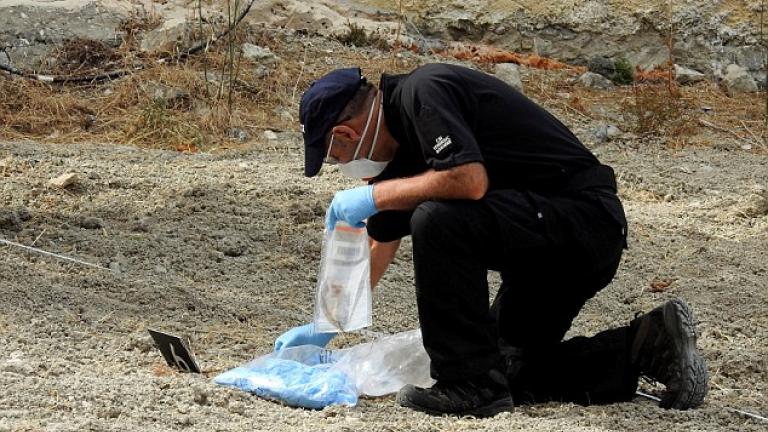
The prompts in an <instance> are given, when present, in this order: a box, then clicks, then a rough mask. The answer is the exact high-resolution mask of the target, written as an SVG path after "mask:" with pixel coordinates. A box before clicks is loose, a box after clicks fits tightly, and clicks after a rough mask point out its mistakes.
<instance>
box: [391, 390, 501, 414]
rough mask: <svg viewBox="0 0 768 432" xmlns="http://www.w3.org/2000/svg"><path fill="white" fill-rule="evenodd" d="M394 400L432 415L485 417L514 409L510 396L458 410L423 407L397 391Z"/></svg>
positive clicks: (401, 404)
mask: <svg viewBox="0 0 768 432" xmlns="http://www.w3.org/2000/svg"><path fill="white" fill-rule="evenodd" d="M396 401H397V403H399V404H400V406H403V407H406V408H410V409H412V410H415V411H420V412H423V413H426V414H430V415H434V416H442V415H446V414H448V415H454V416H459V417H463V416H473V417H477V418H486V417H493V416H495V415H496V414H499V413H502V412H508V411H512V410H513V409H514V403H513V401H512V397H506V398H502V399H499V400H495V401H493V402H491V403H490V404H488V405H485V406H482V407H478V408H474V409H471V410H466V411H460V412H445V411H439V410H435V409H431V408H428V407H423V406H421V405H418V404H415V403H413V402H411V401H410V400H408V399H407V398H405V397H402V396H401V395H400V394H399V393H398V394H397V397H396Z"/></svg>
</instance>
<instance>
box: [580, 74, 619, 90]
mask: <svg viewBox="0 0 768 432" xmlns="http://www.w3.org/2000/svg"><path fill="white" fill-rule="evenodd" d="M578 82H579V84H581V85H583V86H584V87H587V88H594V89H600V90H610V89H612V88H614V87H615V86H614V85H613V82H612V81H611V80H609V79H608V78H606V77H604V76H602V75H600V74H596V73H594V72H585V73H584V74H583V75H581V76H580V77H579V79H578Z"/></svg>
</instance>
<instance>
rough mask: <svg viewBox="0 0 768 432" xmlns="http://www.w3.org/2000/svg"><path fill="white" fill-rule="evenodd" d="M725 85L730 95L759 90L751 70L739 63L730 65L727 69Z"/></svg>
mask: <svg viewBox="0 0 768 432" xmlns="http://www.w3.org/2000/svg"><path fill="white" fill-rule="evenodd" d="M723 85H725V90H726V91H727V92H728V94H729V95H731V96H734V95H736V94H738V93H752V92H756V91H757V83H756V82H755V79H754V78H752V75H750V74H749V71H748V70H747V69H745V68H743V67H741V66H739V65H735V64H732V65H729V66H728V67H727V68H726V69H725V76H724V77H723Z"/></svg>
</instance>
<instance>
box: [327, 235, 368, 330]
mask: <svg viewBox="0 0 768 432" xmlns="http://www.w3.org/2000/svg"><path fill="white" fill-rule="evenodd" d="M370 272H371V270H370V250H369V246H368V233H367V231H366V229H365V228H354V227H351V226H349V225H347V224H344V223H339V224H337V225H336V228H335V229H333V230H329V231H326V232H325V237H324V239H323V250H322V255H321V259H320V272H319V275H318V278H317V288H316V290H315V316H314V323H315V329H316V330H317V331H319V332H339V331H353V330H359V329H361V328H363V327H368V326H369V325H371V303H372V300H371V276H370Z"/></svg>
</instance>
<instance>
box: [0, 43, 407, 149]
mask: <svg viewBox="0 0 768 432" xmlns="http://www.w3.org/2000/svg"><path fill="white" fill-rule="evenodd" d="M242 42H250V43H255V44H258V45H262V46H267V47H269V48H270V49H271V50H272V51H273V52H275V53H276V54H277V55H278V56H279V57H280V58H281V59H282V60H281V61H280V62H279V63H278V64H277V65H276V66H275V67H274V68H273V69H269V70H268V71H267V73H266V74H264V73H263V72H261V71H260V69H261V67H260V65H259V64H256V63H254V62H251V61H248V60H245V59H243V60H241V62H240V64H239V70H238V73H237V79H236V81H235V83H234V85H233V87H232V97H233V101H232V105H231V109H230V106H229V104H228V101H227V97H226V96H227V94H226V92H227V90H228V89H227V88H224V87H225V86H227V85H228V79H229V76H228V74H227V73H226V62H227V52H226V51H227V47H226V46H225V44H219V45H215V46H213V47H212V49H211V51H209V52H208V53H207V54H205V55H203V54H201V55H197V56H194V57H192V58H190V59H189V60H188V61H187V62H184V63H172V64H165V65H158V64H153V63H150V62H147V63H146V64H148V65H149V66H148V67H147V68H146V69H144V70H141V71H137V72H135V73H133V74H131V75H128V76H126V77H123V78H121V79H119V80H116V81H113V82H108V83H103V84H98V85H85V86H59V85H55V86H54V85H50V84H46V83H42V82H38V81H30V80H23V79H15V78H14V79H12V78H9V77H8V76H6V75H0V94H4V95H7V96H8V97H4V98H2V99H1V100H0V137H3V138H10V139H24V138H32V139H36V140H40V141H44V142H117V143H130V144H135V145H139V146H145V147H156V148H169V149H178V150H183V151H196V150H198V149H205V150H210V149H214V148H222V147H231V146H234V145H236V143H235V142H233V141H232V140H231V139H230V138H228V136H227V135H228V134H227V131H228V129H230V128H232V127H238V128H240V129H243V130H245V131H247V132H248V133H249V134H250V135H251V136H253V135H255V134H257V133H259V132H261V131H263V130H264V129H273V130H289V129H297V128H298V123H297V121H296V120H297V119H298V113H297V112H298V101H299V99H300V97H301V93H302V92H303V91H304V89H306V88H307V87H308V86H309V83H310V82H311V81H312V80H313V79H316V78H317V77H318V76H320V75H322V74H323V73H326V72H328V71H330V70H332V69H334V68H336V67H338V66H336V65H332V64H328V63H327V61H326V57H327V53H326V52H324V51H323V49H321V47H314V46H310V47H305V46H304V45H303V44H286V43H284V42H282V41H281V40H280V38H276V37H274V36H273V34H272V33H269V32H243V35H241V36H240V39H239V40H238V43H242ZM73 47H75V48H77V49H75V50H73V51H72V52H71V53H70V52H69V51H63V50H62V51H61V52H62V53H66V55H67V56H70V57H72V58H78V59H79V58H82V59H83V60H85V63H87V64H88V67H89V68H90V67H91V66H92V65H93V64H94V63H91V58H90V57H88V55H84V57H78V55H79V54H82V45H81V44H80V45H73ZM334 48H335V49H336V51H337V53H335V54H334V59H335V60H336V61H337V62H338V63H341V64H348V65H351V64H359V65H360V66H362V67H363V69H364V71H365V73H366V74H367V75H368V76H369V77H370V78H371V79H373V80H376V79H377V78H378V75H379V74H380V73H382V72H384V71H389V72H404V71H406V70H410V69H412V68H413V67H415V65H416V64H415V61H414V60H404V59H394V58H393V57H391V56H389V55H388V54H387V53H385V52H381V54H380V55H376V54H374V55H371V53H370V51H363V50H356V49H350V48H344V47H343V46H341V45H339V44H336V45H335V47H334ZM78 53H79V54H78ZM70 57H68V58H70ZM72 64H74V63H72ZM83 69H84V68H81V70H83ZM204 70H207V74H206V73H204ZM206 76H207V77H206ZM225 82H227V83H225ZM278 109H280V110H287V111H288V112H289V113H291V115H292V117H293V118H294V121H291V120H290V119H288V118H287V117H286V118H284V117H281V116H279V115H276V110H278Z"/></svg>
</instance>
